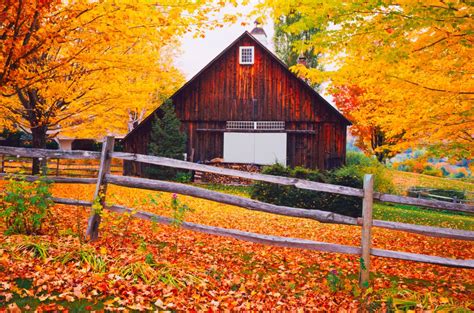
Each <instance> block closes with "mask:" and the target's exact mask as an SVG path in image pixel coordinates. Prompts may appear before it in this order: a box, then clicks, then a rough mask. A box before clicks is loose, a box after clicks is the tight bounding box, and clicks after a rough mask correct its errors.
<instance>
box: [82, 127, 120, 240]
mask: <svg viewBox="0 0 474 313" xmlns="http://www.w3.org/2000/svg"><path fill="white" fill-rule="evenodd" d="M113 150H114V137H113V136H107V137H106V138H105V140H104V142H103V144H102V154H101V156H100V167H99V174H98V175H97V184H96V186H95V192H94V198H93V203H94V205H92V208H91V215H90V217H89V221H88V223H87V231H86V239H87V237H89V239H90V240H91V241H93V240H96V239H97V238H98V237H99V225H100V220H101V217H100V210H101V209H102V208H103V207H104V206H105V193H106V192H107V182H106V181H105V175H107V174H109V173H110V163H111V160H112V158H111V157H110V153H111V152H112V151H113ZM97 201H99V203H100V209H99V210H98V209H97V207H96V206H95V203H97Z"/></svg>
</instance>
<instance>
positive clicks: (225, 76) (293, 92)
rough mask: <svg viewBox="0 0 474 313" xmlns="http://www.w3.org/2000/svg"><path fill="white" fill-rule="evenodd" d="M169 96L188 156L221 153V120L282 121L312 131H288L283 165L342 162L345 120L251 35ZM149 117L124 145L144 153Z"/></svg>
mask: <svg viewBox="0 0 474 313" xmlns="http://www.w3.org/2000/svg"><path fill="white" fill-rule="evenodd" d="M240 46H254V49H255V50H254V51H255V61H254V64H252V65H241V64H239V47H240ZM172 100H173V103H174V105H175V108H176V113H177V116H178V118H179V119H180V120H181V121H182V128H183V130H184V131H185V132H186V134H187V136H188V144H187V154H188V157H191V156H192V160H191V161H194V162H197V161H206V160H211V159H213V158H216V157H222V156H223V133H222V131H215V130H219V129H221V130H222V129H224V128H225V125H226V121H285V126H286V129H287V130H290V131H291V130H311V131H313V133H296V132H289V133H288V142H287V149H288V150H287V156H288V165H290V166H296V165H300V166H304V167H310V168H320V169H328V168H333V167H336V166H340V165H342V164H343V163H344V162H345V146H346V127H347V124H348V123H347V121H346V120H345V119H344V118H342V117H341V115H340V114H339V113H337V112H336V111H335V110H334V109H333V108H331V107H330V106H329V105H328V104H327V103H326V102H325V101H324V100H323V99H322V98H321V97H320V96H319V95H317V94H316V93H314V92H313V91H312V90H311V89H310V88H309V86H308V85H307V84H306V83H304V82H303V81H301V80H300V79H298V78H297V77H296V76H294V75H293V74H292V73H289V72H288V70H287V69H286V68H285V67H284V66H283V65H282V64H281V63H280V62H278V61H277V60H275V58H273V57H272V56H271V55H270V54H269V53H268V52H267V51H265V49H264V48H262V47H261V46H260V45H258V44H257V43H255V41H254V39H253V38H252V37H251V36H245V35H244V36H242V37H241V38H240V39H239V40H238V41H236V42H235V43H234V44H233V45H231V46H230V48H228V49H226V50H225V51H224V52H223V54H222V55H220V56H219V57H218V58H216V60H214V61H213V62H211V63H210V65H209V66H207V67H205V68H204V69H203V70H202V71H201V72H200V73H199V74H198V75H197V76H196V77H195V78H194V79H192V80H191V81H189V82H188V83H187V84H186V85H185V86H184V87H183V88H181V89H180V90H179V91H178V92H177V93H176V94H175V95H174V96H173V97H172ZM150 123H151V119H148V120H146V121H145V122H144V123H142V124H148V125H141V126H140V128H139V129H137V130H136V131H135V132H133V133H132V134H131V135H130V136H129V137H128V138H127V139H126V140H125V150H126V151H130V152H137V153H146V145H147V144H148V138H149V132H150V129H151V127H150V125H149V124H150ZM213 130H214V131H213ZM193 151H194V152H193ZM135 174H137V173H135Z"/></svg>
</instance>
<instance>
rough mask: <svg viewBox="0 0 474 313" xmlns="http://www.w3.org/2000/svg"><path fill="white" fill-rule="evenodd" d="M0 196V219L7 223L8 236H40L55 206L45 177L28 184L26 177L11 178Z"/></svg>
mask: <svg viewBox="0 0 474 313" xmlns="http://www.w3.org/2000/svg"><path fill="white" fill-rule="evenodd" d="M7 180H8V183H7V185H6V187H5V190H4V191H3V192H2V194H0V201H1V211H0V218H2V219H3V220H4V222H5V226H6V231H5V233H6V234H26V235H32V234H38V233H40V232H41V228H42V225H43V221H44V220H45V219H46V217H47V215H48V214H49V209H50V207H51V206H52V205H53V201H52V200H51V193H50V191H49V187H50V181H48V180H47V179H46V178H45V177H42V178H40V179H39V180H37V181H35V182H27V181H26V180H25V178H24V176H21V175H15V176H12V177H9V178H8V179H7Z"/></svg>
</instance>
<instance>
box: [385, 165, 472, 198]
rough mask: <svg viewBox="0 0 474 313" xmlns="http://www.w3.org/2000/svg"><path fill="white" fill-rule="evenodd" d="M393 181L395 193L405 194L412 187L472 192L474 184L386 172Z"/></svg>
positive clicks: (457, 180) (413, 174) (464, 181)
mask: <svg viewBox="0 0 474 313" xmlns="http://www.w3.org/2000/svg"><path fill="white" fill-rule="evenodd" d="M387 171H389V173H390V176H391V177H392V179H393V183H394V185H395V188H396V191H397V193H400V194H405V193H406V191H407V190H408V188H410V187H414V186H420V187H431V188H439V189H454V190H461V191H468V192H474V184H473V183H471V182H469V181H467V180H459V179H452V178H444V177H436V176H429V175H423V174H417V173H409V172H402V171H396V170H387Z"/></svg>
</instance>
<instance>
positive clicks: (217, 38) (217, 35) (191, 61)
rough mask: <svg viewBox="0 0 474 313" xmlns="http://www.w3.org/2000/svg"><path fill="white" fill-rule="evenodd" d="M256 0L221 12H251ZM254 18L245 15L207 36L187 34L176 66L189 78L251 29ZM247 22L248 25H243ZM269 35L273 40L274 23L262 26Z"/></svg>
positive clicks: (225, 8) (226, 8) (270, 40)
mask: <svg viewBox="0 0 474 313" xmlns="http://www.w3.org/2000/svg"><path fill="white" fill-rule="evenodd" d="M256 2H257V1H256V0H252V1H250V4H249V5H247V6H239V7H237V8H234V7H233V6H232V5H228V6H226V7H224V9H223V10H222V12H221V15H220V16H221V17H222V16H223V15H224V14H232V13H235V12H240V13H242V14H244V15H247V14H250V12H251V10H252V9H253V8H254V6H255V4H256ZM253 21H254V19H252V18H251V17H248V18H246V17H243V18H241V19H239V20H238V21H237V22H236V23H235V24H233V25H225V26H224V27H223V28H217V29H214V30H212V31H208V32H207V33H206V37H205V38H193V35H192V34H187V35H186V36H184V37H183V41H182V48H181V50H182V55H181V56H180V57H179V58H178V59H177V61H176V66H177V67H178V68H179V69H180V70H181V71H183V73H184V74H185V75H186V78H187V79H190V78H192V77H193V76H194V75H195V74H196V73H197V72H199V71H200V70H201V69H202V68H203V67H204V66H206V65H207V64H208V63H209V62H210V61H212V59H214V58H215V57H216V56H217V55H218V54H219V53H221V52H222V50H224V49H225V48H227V46H229V45H230V44H231V43H232V42H233V41H234V40H235V39H237V37H239V36H240V35H242V33H243V32H245V31H246V30H247V31H249V32H250V31H251V30H252V29H253V28H254V27H255V25H254V23H253ZM242 22H245V23H247V24H248V25H246V26H242V25H241V23H242ZM262 27H263V29H264V30H265V32H266V33H267V36H268V42H269V43H271V42H272V38H273V33H274V31H273V25H272V24H266V25H263V26H262Z"/></svg>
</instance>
